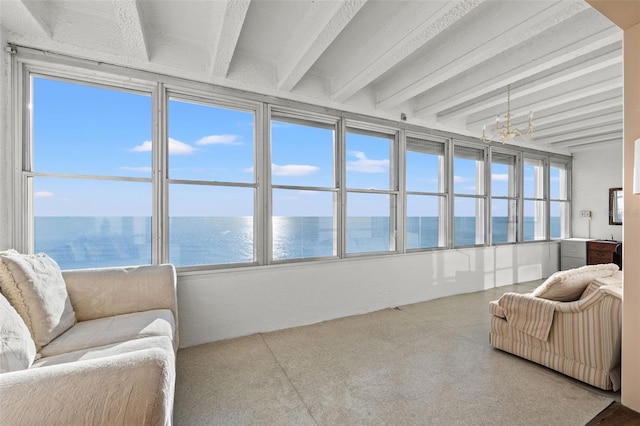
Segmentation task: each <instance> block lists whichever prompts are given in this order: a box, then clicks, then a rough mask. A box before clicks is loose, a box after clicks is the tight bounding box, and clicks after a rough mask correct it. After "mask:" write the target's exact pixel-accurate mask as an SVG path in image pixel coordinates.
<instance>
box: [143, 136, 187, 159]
mask: <svg viewBox="0 0 640 426" xmlns="http://www.w3.org/2000/svg"><path fill="white" fill-rule="evenodd" d="M151 148H152V146H151V141H144V142H142V144H140V145H138V146H134V147H133V148H131V151H133V152H150V151H151ZM195 150H196V149H195V148H194V147H192V146H191V145H189V144H186V143H184V142H180V141H179V140H177V139H173V138H169V154H175V155H185V154H192V153H193V151H195Z"/></svg>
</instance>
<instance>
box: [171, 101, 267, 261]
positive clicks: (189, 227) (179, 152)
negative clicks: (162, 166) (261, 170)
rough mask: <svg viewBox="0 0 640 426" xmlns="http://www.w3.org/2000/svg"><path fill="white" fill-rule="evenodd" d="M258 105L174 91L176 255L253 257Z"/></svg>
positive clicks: (173, 221)
mask: <svg viewBox="0 0 640 426" xmlns="http://www.w3.org/2000/svg"><path fill="white" fill-rule="evenodd" d="M254 127H255V113H254V112H253V111H246V110H239V109H232V108H227V107H223V106H217V105H212V104H209V103H205V102H195V101H192V100H188V99H179V98H177V97H171V98H170V99H169V107H168V129H169V132H168V135H169V136H168V141H167V143H168V145H167V147H166V148H167V149H166V152H167V153H168V163H169V171H168V188H169V192H168V199H169V225H168V226H169V261H170V262H171V263H173V264H175V265H176V266H194V265H213V264H231V263H250V262H255V261H256V243H255V222H254V216H255V210H256V209H255V199H256V188H257V185H256V177H255V176H256V173H255V167H254V163H255V156H254V155H255V154H254V153H255V147H254V145H255V143H254Z"/></svg>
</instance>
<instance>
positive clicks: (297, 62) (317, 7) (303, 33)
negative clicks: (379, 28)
mask: <svg viewBox="0 0 640 426" xmlns="http://www.w3.org/2000/svg"><path fill="white" fill-rule="evenodd" d="M366 2H367V0H342V1H340V2H323V1H319V2H311V3H310V5H309V10H308V12H307V13H306V14H305V16H304V18H303V19H302V20H301V21H300V23H299V24H298V25H297V26H296V28H295V30H294V32H293V33H292V34H291V36H290V37H289V39H288V41H287V44H286V46H285V48H284V49H283V51H282V54H281V55H280V57H279V58H278V61H277V64H278V82H277V88H278V89H279V90H285V91H291V90H293V88H294V87H295V86H296V84H298V82H299V81H300V80H301V79H302V77H304V75H305V74H306V73H307V72H308V71H309V69H310V68H311V67H312V66H313V64H314V63H315V62H316V61H317V60H318V58H319V57H320V55H322V54H323V53H324V51H325V50H326V49H327V48H328V47H329V45H331V43H332V42H333V41H334V40H335V39H336V37H338V35H339V34H340V33H341V32H342V30H343V29H344V28H345V27H346V26H347V25H348V24H349V22H351V20H352V19H353V17H354V16H355V15H356V13H358V11H359V10H360V9H361V8H362V6H364V5H365V3H366Z"/></svg>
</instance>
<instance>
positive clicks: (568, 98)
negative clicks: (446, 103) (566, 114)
mask: <svg viewBox="0 0 640 426" xmlns="http://www.w3.org/2000/svg"><path fill="white" fill-rule="evenodd" d="M619 88H622V78H613V79H610V80H605V81H602V82H598V83H595V84H592V85H589V86H586V87H582V88H580V89H576V90H572V91H569V92H565V93H562V94H560V95H557V96H552V97H547V98H544V99H539V100H534V101H533V102H531V103H526V104H523V105H522V106H520V107H516V108H512V109H511V115H512V117H513V118H514V119H517V118H518V117H523V116H527V115H528V114H529V112H530V111H541V110H544V109H548V108H553V107H556V106H561V105H564V104H568V103H570V102H573V101H578V100H581V99H585V98H588V97H590V96H594V95H597V94H600V93H604V92H608V91H611V90H615V89H619ZM534 114H535V113H534ZM493 117H495V113H494V110H492V109H488V110H487V111H482V112H480V113H477V114H473V115H471V116H469V119H468V121H467V126H471V127H472V126H473V125H478V124H482V123H483V122H487V121H490V120H491V119H492V118H493Z"/></svg>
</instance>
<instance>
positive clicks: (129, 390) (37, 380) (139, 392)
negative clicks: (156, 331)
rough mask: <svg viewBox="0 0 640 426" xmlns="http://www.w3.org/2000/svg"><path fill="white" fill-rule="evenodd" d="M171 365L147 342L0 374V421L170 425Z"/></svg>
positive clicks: (164, 353)
mask: <svg viewBox="0 0 640 426" xmlns="http://www.w3.org/2000/svg"><path fill="white" fill-rule="evenodd" d="M174 365H175V359H174V357H173V353H172V352H167V351H164V350H162V349H159V348H150V349H144V350H140V351H135V352H131V353H126V354H120V355H114V356H111V357H106V358H99V359H93V360H86V361H78V362H72V363H68V364H61V365H56V366H51V367H37V368H31V369H27V370H20V371H15V372H11V373H3V374H0V413H2V423H3V424H7V425H36V424H40V425H45V424H47V425H81V424H86V425H88V424H104V425H106V424H121V425H142V424H145V425H170V424H171V416H172V407H173V396H174V384H175V367H174ZM98 384H99V385H98Z"/></svg>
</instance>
